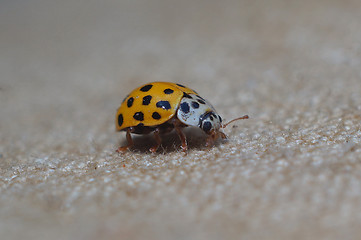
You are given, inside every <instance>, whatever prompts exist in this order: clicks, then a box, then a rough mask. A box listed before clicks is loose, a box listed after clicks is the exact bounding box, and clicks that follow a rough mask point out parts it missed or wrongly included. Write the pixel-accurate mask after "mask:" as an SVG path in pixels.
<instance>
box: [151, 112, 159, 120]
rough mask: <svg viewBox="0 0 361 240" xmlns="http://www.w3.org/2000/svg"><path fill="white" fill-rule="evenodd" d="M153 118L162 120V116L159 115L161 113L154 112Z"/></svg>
mask: <svg viewBox="0 0 361 240" xmlns="http://www.w3.org/2000/svg"><path fill="white" fill-rule="evenodd" d="M152 118H153V119H156V120H158V119H160V118H161V116H160V114H159V113H157V112H154V113H153V114H152Z"/></svg>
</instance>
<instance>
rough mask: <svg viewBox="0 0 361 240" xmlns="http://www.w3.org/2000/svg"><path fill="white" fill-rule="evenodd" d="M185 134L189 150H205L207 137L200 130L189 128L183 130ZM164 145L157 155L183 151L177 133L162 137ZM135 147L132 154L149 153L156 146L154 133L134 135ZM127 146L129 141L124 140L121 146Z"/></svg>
mask: <svg viewBox="0 0 361 240" xmlns="http://www.w3.org/2000/svg"><path fill="white" fill-rule="evenodd" d="M183 133H184V134H185V136H186V138H187V143H188V150H190V149H204V148H207V147H206V146H205V143H206V139H207V135H206V134H205V133H204V132H203V131H202V130H201V129H199V128H192V127H188V128H185V129H183ZM160 137H161V139H162V144H161V145H160V147H159V148H158V150H157V152H156V153H168V152H179V151H182V148H181V145H182V143H181V141H180V139H179V136H178V135H177V133H176V131H174V130H173V131H172V132H170V133H166V134H162V135H160ZM132 138H133V142H134V146H133V147H132V148H131V149H130V151H132V152H142V153H149V152H150V151H149V149H150V148H151V147H153V146H155V145H156V141H155V138H154V135H153V133H149V134H147V135H137V134H132ZM125 145H127V140H123V141H121V143H120V146H125Z"/></svg>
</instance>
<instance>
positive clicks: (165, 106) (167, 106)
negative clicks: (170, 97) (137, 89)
mask: <svg viewBox="0 0 361 240" xmlns="http://www.w3.org/2000/svg"><path fill="white" fill-rule="evenodd" d="M156 106H157V107H158V108H163V109H165V110H169V109H170V108H171V106H170V103H169V102H168V101H159V102H157V104H156Z"/></svg>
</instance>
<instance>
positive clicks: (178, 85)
mask: <svg viewBox="0 0 361 240" xmlns="http://www.w3.org/2000/svg"><path fill="white" fill-rule="evenodd" d="M176 84H177V86H180V87H182V88H186V87H185V86H184V85H182V84H179V83H176Z"/></svg>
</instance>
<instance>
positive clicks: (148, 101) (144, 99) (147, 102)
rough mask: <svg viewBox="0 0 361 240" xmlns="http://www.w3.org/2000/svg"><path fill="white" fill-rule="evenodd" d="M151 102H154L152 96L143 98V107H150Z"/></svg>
mask: <svg viewBox="0 0 361 240" xmlns="http://www.w3.org/2000/svg"><path fill="white" fill-rule="evenodd" d="M150 100H152V96H150V95H147V96H145V97H144V98H143V103H142V104H143V105H149V103H150Z"/></svg>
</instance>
